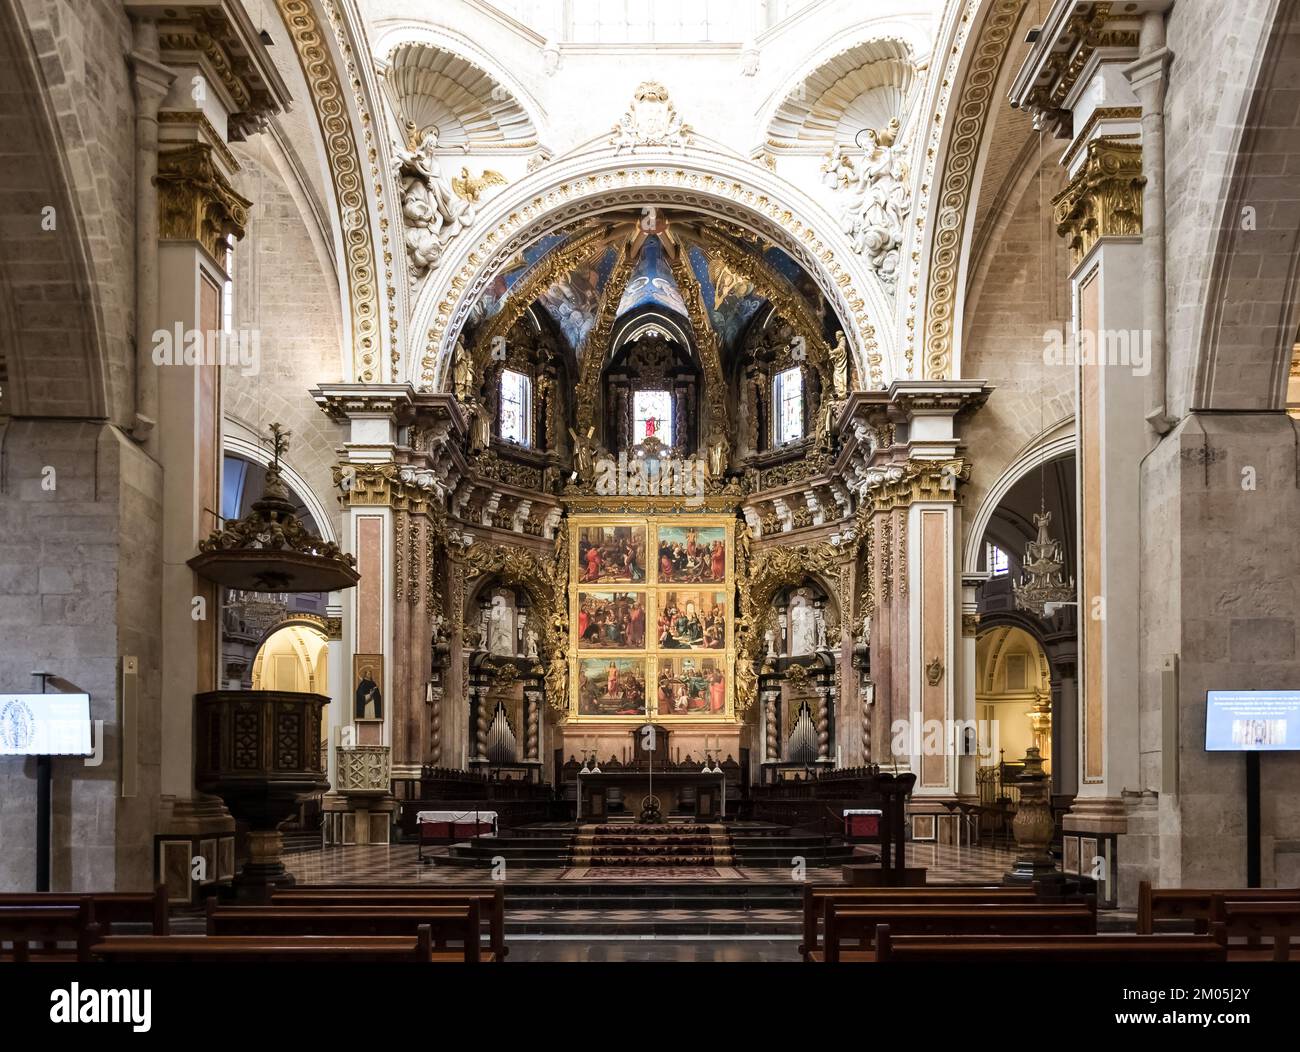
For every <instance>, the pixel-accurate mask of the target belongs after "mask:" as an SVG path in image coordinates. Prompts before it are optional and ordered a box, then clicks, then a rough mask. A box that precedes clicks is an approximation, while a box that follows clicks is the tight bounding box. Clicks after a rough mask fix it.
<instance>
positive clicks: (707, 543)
mask: <svg viewBox="0 0 1300 1052" xmlns="http://www.w3.org/2000/svg"><path fill="white" fill-rule="evenodd" d="M726 536H727V531H726V528H725V527H722V526H660V527H659V583H660V584H699V583H702V582H707V583H710V584H715V583H721V582H722V581H725V580H726V578H727V540H726Z"/></svg>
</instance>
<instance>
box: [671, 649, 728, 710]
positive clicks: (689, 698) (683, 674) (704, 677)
mask: <svg viewBox="0 0 1300 1052" xmlns="http://www.w3.org/2000/svg"><path fill="white" fill-rule="evenodd" d="M725 664H726V663H725V661H724V660H723V657H722V655H721V654H717V655H713V654H682V655H673V656H671V657H669V656H661V657H660V658H659V661H658V666H659V668H658V682H657V692H656V700H655V704H656V711H657V712H658V714H659V715H660V716H696V717H698V716H723V715H725V714H726V711H727V674H726V668H725Z"/></svg>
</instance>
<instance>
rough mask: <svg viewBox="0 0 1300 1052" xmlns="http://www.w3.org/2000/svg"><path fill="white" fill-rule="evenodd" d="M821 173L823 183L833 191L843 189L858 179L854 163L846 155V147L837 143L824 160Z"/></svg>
mask: <svg viewBox="0 0 1300 1052" xmlns="http://www.w3.org/2000/svg"><path fill="white" fill-rule="evenodd" d="M821 171H822V182H823V183H825V184H826V185H827V186H829V187H830V188H831V189H832V190H840V189H843V188H844V187H846V186H848V185H849V184H850V183H852V182H853V180H854V178H855V177H856V169H855V168H854V167H853V161H852V160H851V159H850V158H849V157H848V156H847V155H846V154H845V153H844V147H843V146H842V145H841V144H840V143H836V144H835V145H834V146H833V147H832V148H831V152H830V153H828V154H827V155H826V157H825V158H824V159H823V161H822V166H821Z"/></svg>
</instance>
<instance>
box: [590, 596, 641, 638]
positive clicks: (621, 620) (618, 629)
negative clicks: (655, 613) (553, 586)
mask: <svg viewBox="0 0 1300 1052" xmlns="http://www.w3.org/2000/svg"><path fill="white" fill-rule="evenodd" d="M646 623H647V612H646V596H645V593H644V592H603V591H602V592H597V591H591V592H588V591H580V592H579V593H578V617H577V621H576V623H575V624H576V630H577V634H578V647H579V648H580V649H582V650H644V649H645V639H646Z"/></svg>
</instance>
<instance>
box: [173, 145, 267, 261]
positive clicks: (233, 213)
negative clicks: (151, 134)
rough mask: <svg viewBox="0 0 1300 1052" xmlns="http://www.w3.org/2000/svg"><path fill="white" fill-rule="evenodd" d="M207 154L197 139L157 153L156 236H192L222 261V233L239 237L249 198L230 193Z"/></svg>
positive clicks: (209, 149)
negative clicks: (175, 148) (179, 147)
mask: <svg viewBox="0 0 1300 1052" xmlns="http://www.w3.org/2000/svg"><path fill="white" fill-rule="evenodd" d="M212 154H213V149H212V147H211V146H209V145H208V144H207V143H202V142H196V143H194V144H192V145H190V146H185V147H182V148H181V149H179V150H165V151H162V152H161V153H159V154H158V174H157V176H156V177H155V178H154V184H155V185H156V186H157V187H158V224H159V226H158V236H159V237H160V238H161V239H162V240H164V241H197V242H199V244H201V245H202V246H203V248H204V250H205V251H206V252H207V253H208V255H210V256H211V257H212V258H213V259H214V260H216V261H217V262H218V263H221V264H223V265H224V262H225V258H226V238H227V237H229V236H233V237H235V238H237V239H238V238H242V237H243V236H244V229H245V227H246V226H247V224H248V210H249V208H250V207H252V202H251V201H249V200H248V199H247V198H245V197H241V196H240V195H239V194H238V193H236V192H235V188H234V187H232V186H231V185H230V183H229V182H228V181H227V180H226V177H225V176H224V175H223V174H222V173H221V169H220V168H219V167H218V166H217V164H216V162H215V161H213V159H212Z"/></svg>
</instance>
